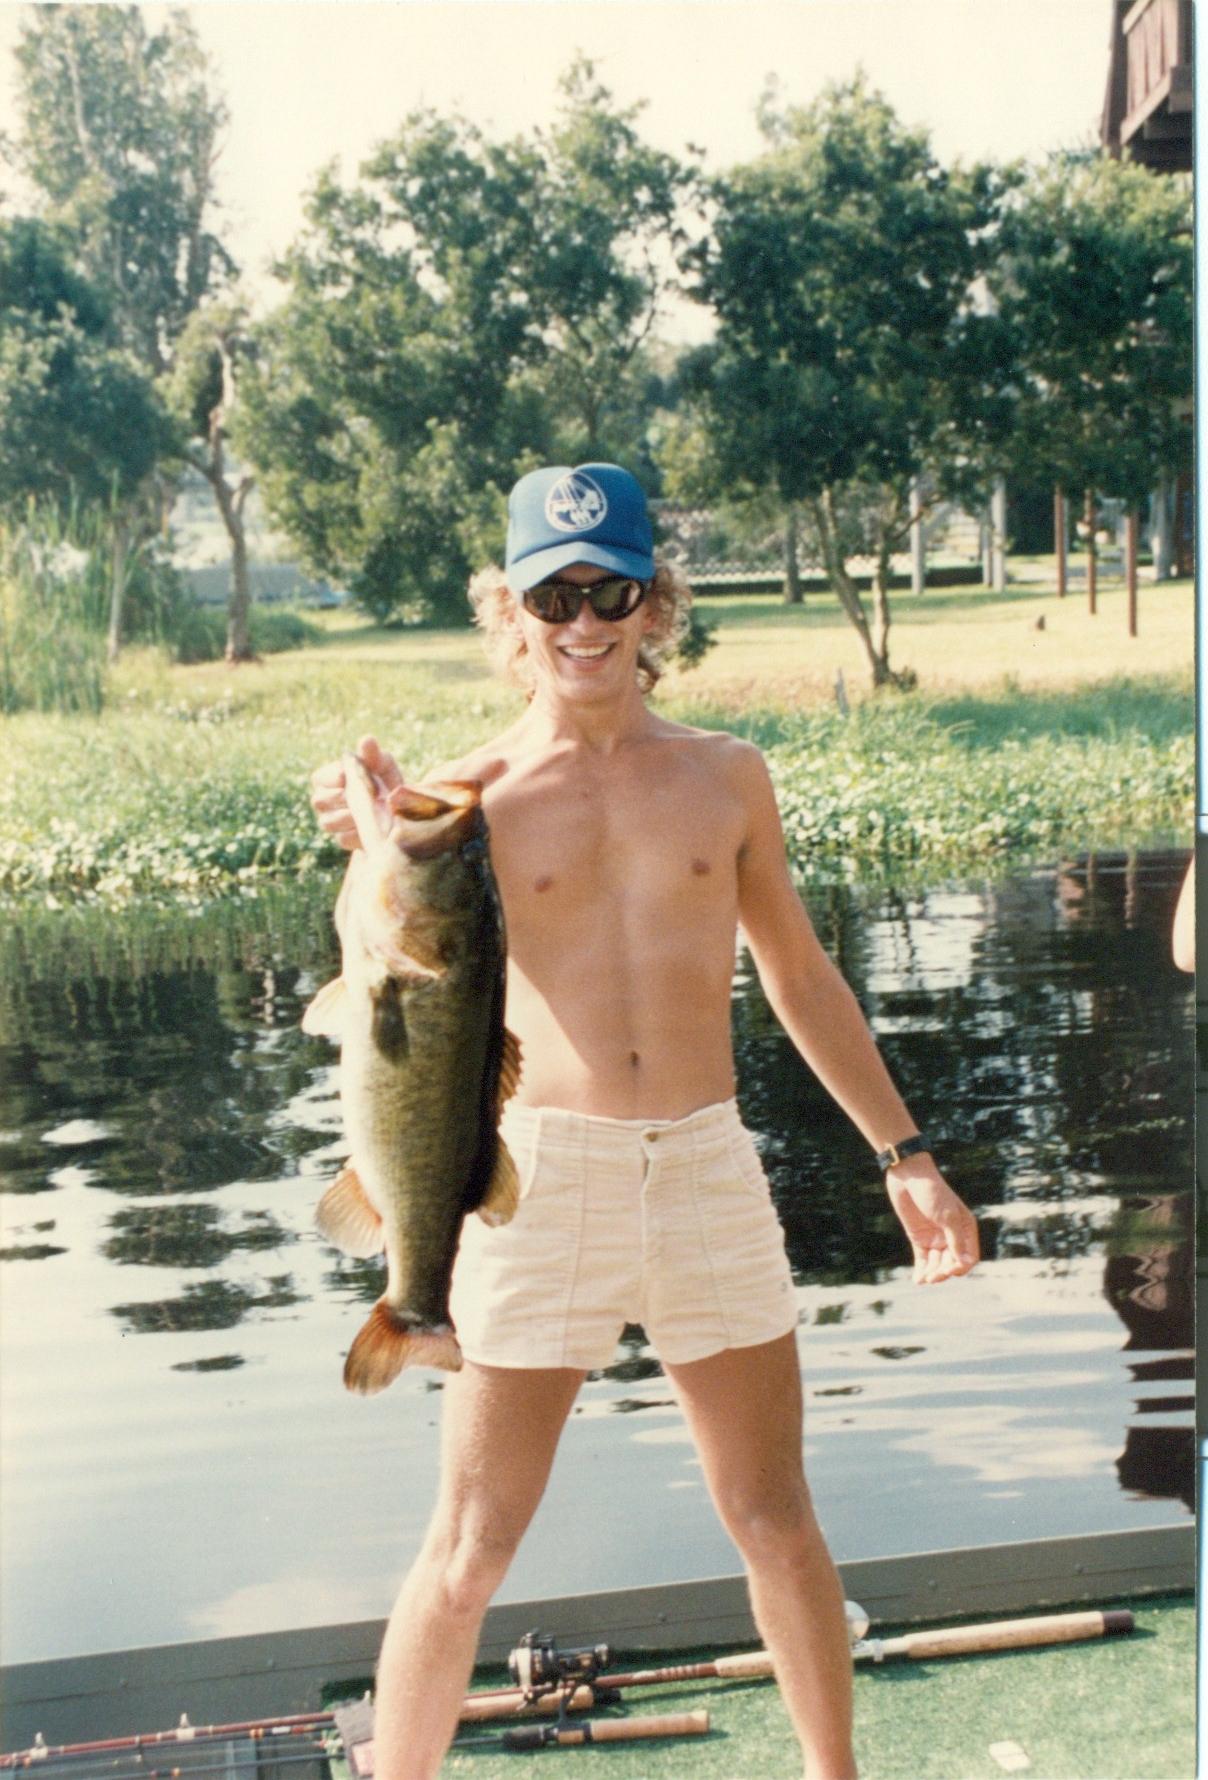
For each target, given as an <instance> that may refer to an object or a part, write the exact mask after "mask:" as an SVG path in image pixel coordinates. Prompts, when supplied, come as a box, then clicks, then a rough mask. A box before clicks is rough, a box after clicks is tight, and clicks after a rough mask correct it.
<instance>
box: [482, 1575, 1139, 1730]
mask: <svg viewBox="0 0 1208 1780" xmlns="http://www.w3.org/2000/svg"><path fill="white" fill-rule="evenodd" d="M848 1609H849V1611H848V1624H849V1626H850V1627H852V1629H853V1630H855V1629H856V1628H857V1627H858V1628H859V1635H858V1636H857V1637H856V1639H855V1641H854V1643H853V1645H852V1659H853V1661H855V1662H861V1661H871V1662H874V1663H880V1662H885V1661H886V1660H889V1659H892V1658H895V1657H906V1658H909V1659H911V1660H913V1661H915V1662H919V1661H922V1660H924V1659H926V1658H932V1657H942V1656H965V1655H971V1654H973V1653H974V1652H978V1651H983V1652H986V1651H995V1650H1022V1649H1027V1648H1035V1647H1039V1646H1042V1645H1049V1644H1071V1643H1077V1642H1080V1641H1083V1640H1086V1639H1090V1638H1103V1637H1118V1636H1120V1635H1122V1634H1124V1633H1127V1632H1131V1631H1132V1630H1133V1625H1134V1621H1133V1616H1132V1614H1131V1613H1130V1612H1128V1611H1127V1609H1119V1610H1108V1611H1099V1610H1097V1609H1095V1610H1088V1611H1079V1612H1071V1613H1055V1614H1043V1615H1036V1616H1033V1617H1031V1618H1026V1619H1006V1620H991V1621H988V1622H985V1623H982V1624H977V1625H962V1626H949V1627H946V1628H944V1629H942V1630H939V1631H921V1632H907V1633H905V1634H904V1635H903V1636H901V1637H897V1638H867V1637H865V1635H864V1634H865V1632H866V1631H867V1629H868V1619H867V1617H866V1616H864V1615H862V1614H860V1610H859V1609H856V1610H855V1612H854V1613H853V1612H852V1610H851V1609H852V1603H850V1602H849V1603H848ZM857 1616H858V1617H857ZM861 1619H862V1621H863V1623H862V1624H861ZM774 1673H775V1671H774V1668H773V1665H772V1658H771V1657H770V1656H769V1654H768V1652H767V1651H766V1650H750V1651H744V1652H739V1653H738V1654H737V1655H734V1656H719V1657H714V1658H711V1659H707V1660H705V1661H702V1662H694V1663H675V1664H671V1665H668V1666H665V1667H661V1668H657V1669H632V1670H627V1671H624V1672H617V1671H609V1670H605V1671H604V1672H602V1673H601V1674H600V1675H599V1676H598V1678H597V1680H598V1684H599V1685H600V1686H602V1687H610V1688H617V1689H621V1688H626V1687H657V1686H664V1685H669V1684H671V1683H674V1682H680V1681H745V1680H765V1679H767V1678H768V1677H770V1676H772V1675H773V1674H774ZM523 1697H524V1695H523V1690H522V1689H521V1688H520V1687H512V1688H497V1689H494V1690H491V1691H484V1692H482V1693H473V1694H470V1695H468V1696H467V1698H466V1700H465V1703H464V1706H463V1716H464V1717H465V1718H466V1719H469V1720H486V1719H490V1718H504V1717H508V1716H510V1715H511V1713H512V1712H513V1711H515V1709H516V1707H517V1706H518V1705H519V1704H520V1703H521V1702H522V1700H523ZM586 1704H587V1705H590V1702H586Z"/></svg>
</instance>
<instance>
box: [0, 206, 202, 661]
mask: <svg viewBox="0 0 1208 1780" xmlns="http://www.w3.org/2000/svg"><path fill="white" fill-rule="evenodd" d="M110 332H111V330H110V316H109V311H108V306H107V303H106V302H105V300H104V298H103V297H102V295H101V293H100V292H99V291H97V290H96V288H95V287H94V286H93V285H91V284H90V283H89V282H88V280H87V279H85V278H83V277H81V276H80V274H79V273H78V272H77V271H76V270H75V269H74V268H73V266H72V265H71V263H70V260H69V257H68V253H67V249H66V244H65V241H64V238H63V235H62V234H61V232H60V231H58V230H56V229H54V228H52V227H50V226H49V225H47V224H44V223H41V222H39V221H37V220H36V219H34V218H30V217H18V218H15V219H13V220H11V221H7V222H3V221H0V512H2V513H3V514H4V516H5V518H6V519H7V521H8V523H9V524H10V525H17V526H20V524H21V523H22V513H23V511H24V510H25V508H26V507H27V505H28V503H30V502H31V501H32V502H37V501H38V500H39V498H47V497H48V498H49V499H50V500H51V501H52V502H53V504H54V507H55V508H56V510H57V511H58V512H59V514H60V515H66V514H67V513H69V512H72V511H74V510H75V509H77V508H78V507H79V506H80V505H81V504H83V505H84V506H85V507H87V506H93V507H97V508H99V509H102V510H103V512H104V515H105V518H106V520H107V524H108V532H109V553H110V600H109V642H108V647H109V655H110V658H111V659H112V657H113V656H114V655H115V654H116V653H117V648H118V641H119V636H120V629H121V617H122V611H123V606H124V602H125V596H126V589H127V585H128V582H129V577H130V572H131V569H132V567H133V563H134V560H135V558H136V556H137V554H138V552H139V550H140V548H142V546H143V545H144V544H145V543H146V542H148V541H149V540H150V539H151V538H152V537H153V536H154V533H155V526H154V523H152V520H153V514H152V513H149V512H148V494H149V486H150V483H151V479H152V477H153V475H154V472H155V470H156V467H157V465H158V464H159V463H160V462H161V461H162V460H163V458H164V457H165V456H166V455H167V454H168V453H169V452H170V451H171V450H172V448H173V446H174V443H175V431H174V428H173V426H172V423H171V420H170V417H169V415H168V414H167V412H166V410H165V408H164V406H163V403H162V402H161V401H160V399H159V396H158V395H157V393H156V391H155V388H154V386H153V384H152V382H151V379H150V378H149V377H148V375H147V373H146V372H145V371H144V370H143V369H142V368H141V367H140V366H139V365H138V364H137V363H136V361H135V360H134V358H133V357H132V355H131V354H130V353H129V352H127V351H125V350H123V349H121V348H118V347H115V346H113V345H112V344H110V338H109V337H110Z"/></svg>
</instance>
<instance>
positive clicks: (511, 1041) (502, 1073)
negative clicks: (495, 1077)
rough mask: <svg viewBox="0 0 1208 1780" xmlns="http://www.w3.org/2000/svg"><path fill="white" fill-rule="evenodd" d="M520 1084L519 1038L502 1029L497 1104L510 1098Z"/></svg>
mask: <svg viewBox="0 0 1208 1780" xmlns="http://www.w3.org/2000/svg"><path fill="white" fill-rule="evenodd" d="M519 1085H520V1040H519V1039H518V1038H517V1037H516V1034H515V1033H514V1032H509V1031H508V1029H507V1027H506V1026H505V1027H504V1029H503V1055H502V1057H501V1058H500V1060H499V1104H500V1106H502V1105H503V1103H504V1101H505V1100H510V1099H511V1098H512V1095H513V1094H514V1093H515V1092H516V1089H517V1088H518V1087H519Z"/></svg>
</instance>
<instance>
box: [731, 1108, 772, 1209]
mask: <svg viewBox="0 0 1208 1780" xmlns="http://www.w3.org/2000/svg"><path fill="white" fill-rule="evenodd" d="M730 1161H731V1162H732V1164H733V1166H734V1172H735V1174H736V1175H737V1176H738V1179H739V1180H740V1181H741V1183H742V1185H743V1186H744V1187H745V1188H746V1190H747V1191H748V1193H754V1194H755V1195H756V1196H757V1197H758V1198H760V1199H765V1198H767V1197H768V1195H769V1193H770V1191H771V1189H770V1187H769V1185H768V1177H767V1175H766V1173H765V1172H764V1166H763V1162H762V1161H761V1159H760V1155H759V1151H758V1150H757V1149H756V1147H755V1139H754V1138H753V1137H752V1136H751V1133H750V1132H749V1131H748V1130H747V1129H746V1127H745V1126H744V1127H743V1128H742V1130H741V1131H735V1132H732V1133H731V1135H730Z"/></svg>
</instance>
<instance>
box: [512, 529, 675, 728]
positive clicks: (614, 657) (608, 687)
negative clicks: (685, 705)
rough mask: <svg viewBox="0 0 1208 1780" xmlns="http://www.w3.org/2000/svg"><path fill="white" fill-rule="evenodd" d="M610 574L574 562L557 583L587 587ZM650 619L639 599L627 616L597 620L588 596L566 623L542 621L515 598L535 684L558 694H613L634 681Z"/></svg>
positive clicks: (558, 577) (607, 578)
mask: <svg viewBox="0 0 1208 1780" xmlns="http://www.w3.org/2000/svg"><path fill="white" fill-rule="evenodd" d="M613 578H614V577H613V576H612V575H610V573H609V571H608V570H607V569H602V568H599V567H598V566H597V565H596V564H595V563H586V562H577V563H572V564H571V565H570V566H569V567H568V568H564V569H559V570H558V574H557V579H558V580H559V581H570V582H573V583H574V584H575V585H576V586H577V587H593V586H595V585H596V584H597V583H598V582H601V581H608V580H610V579H613ZM653 621H654V614H653V613H652V611H651V609H650V606H649V603H648V602H647V601H643V602H642V604H641V605H640V606H638V607H637V609H636V610H635V611H633V612H631V613H630V614H629V616H628V617H627V618H619V619H610V618H598V617H597V616H596V614H595V612H594V611H593V610H592V607H591V603H590V601H589V600H584V601H583V604H582V606H581V607H580V608H579V612H578V615H577V616H576V617H575V618H573V619H572V620H571V621H570V622H569V623H567V624H547V623H545V622H544V620H542V619H540V618H537V617H536V616H535V615H534V614H533V613H532V612H530V611H529V610H528V609H527V607H526V606H525V604H524V601H523V599H522V598H520V597H517V598H516V622H517V624H518V625H519V626H520V629H521V633H522V634H523V637H524V641H525V645H526V647H527V649H528V655H529V660H530V661H531V662H532V664H533V671H534V673H535V674H536V676H537V682H538V685H542V686H544V687H546V688H547V689H548V690H550V691H552V692H555V693H556V694H557V696H558V697H560V698H567V697H570V698H575V699H582V698H598V697H615V696H616V694H617V693H618V692H619V691H620V690H622V689H624V688H627V687H629V686H632V685H633V684H634V683H635V681H636V676H637V657H638V649H639V647H640V645H641V641H642V638H643V636H644V635H645V633H646V632H647V631H648V630H649V629H650V626H651V624H652V623H653Z"/></svg>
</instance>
